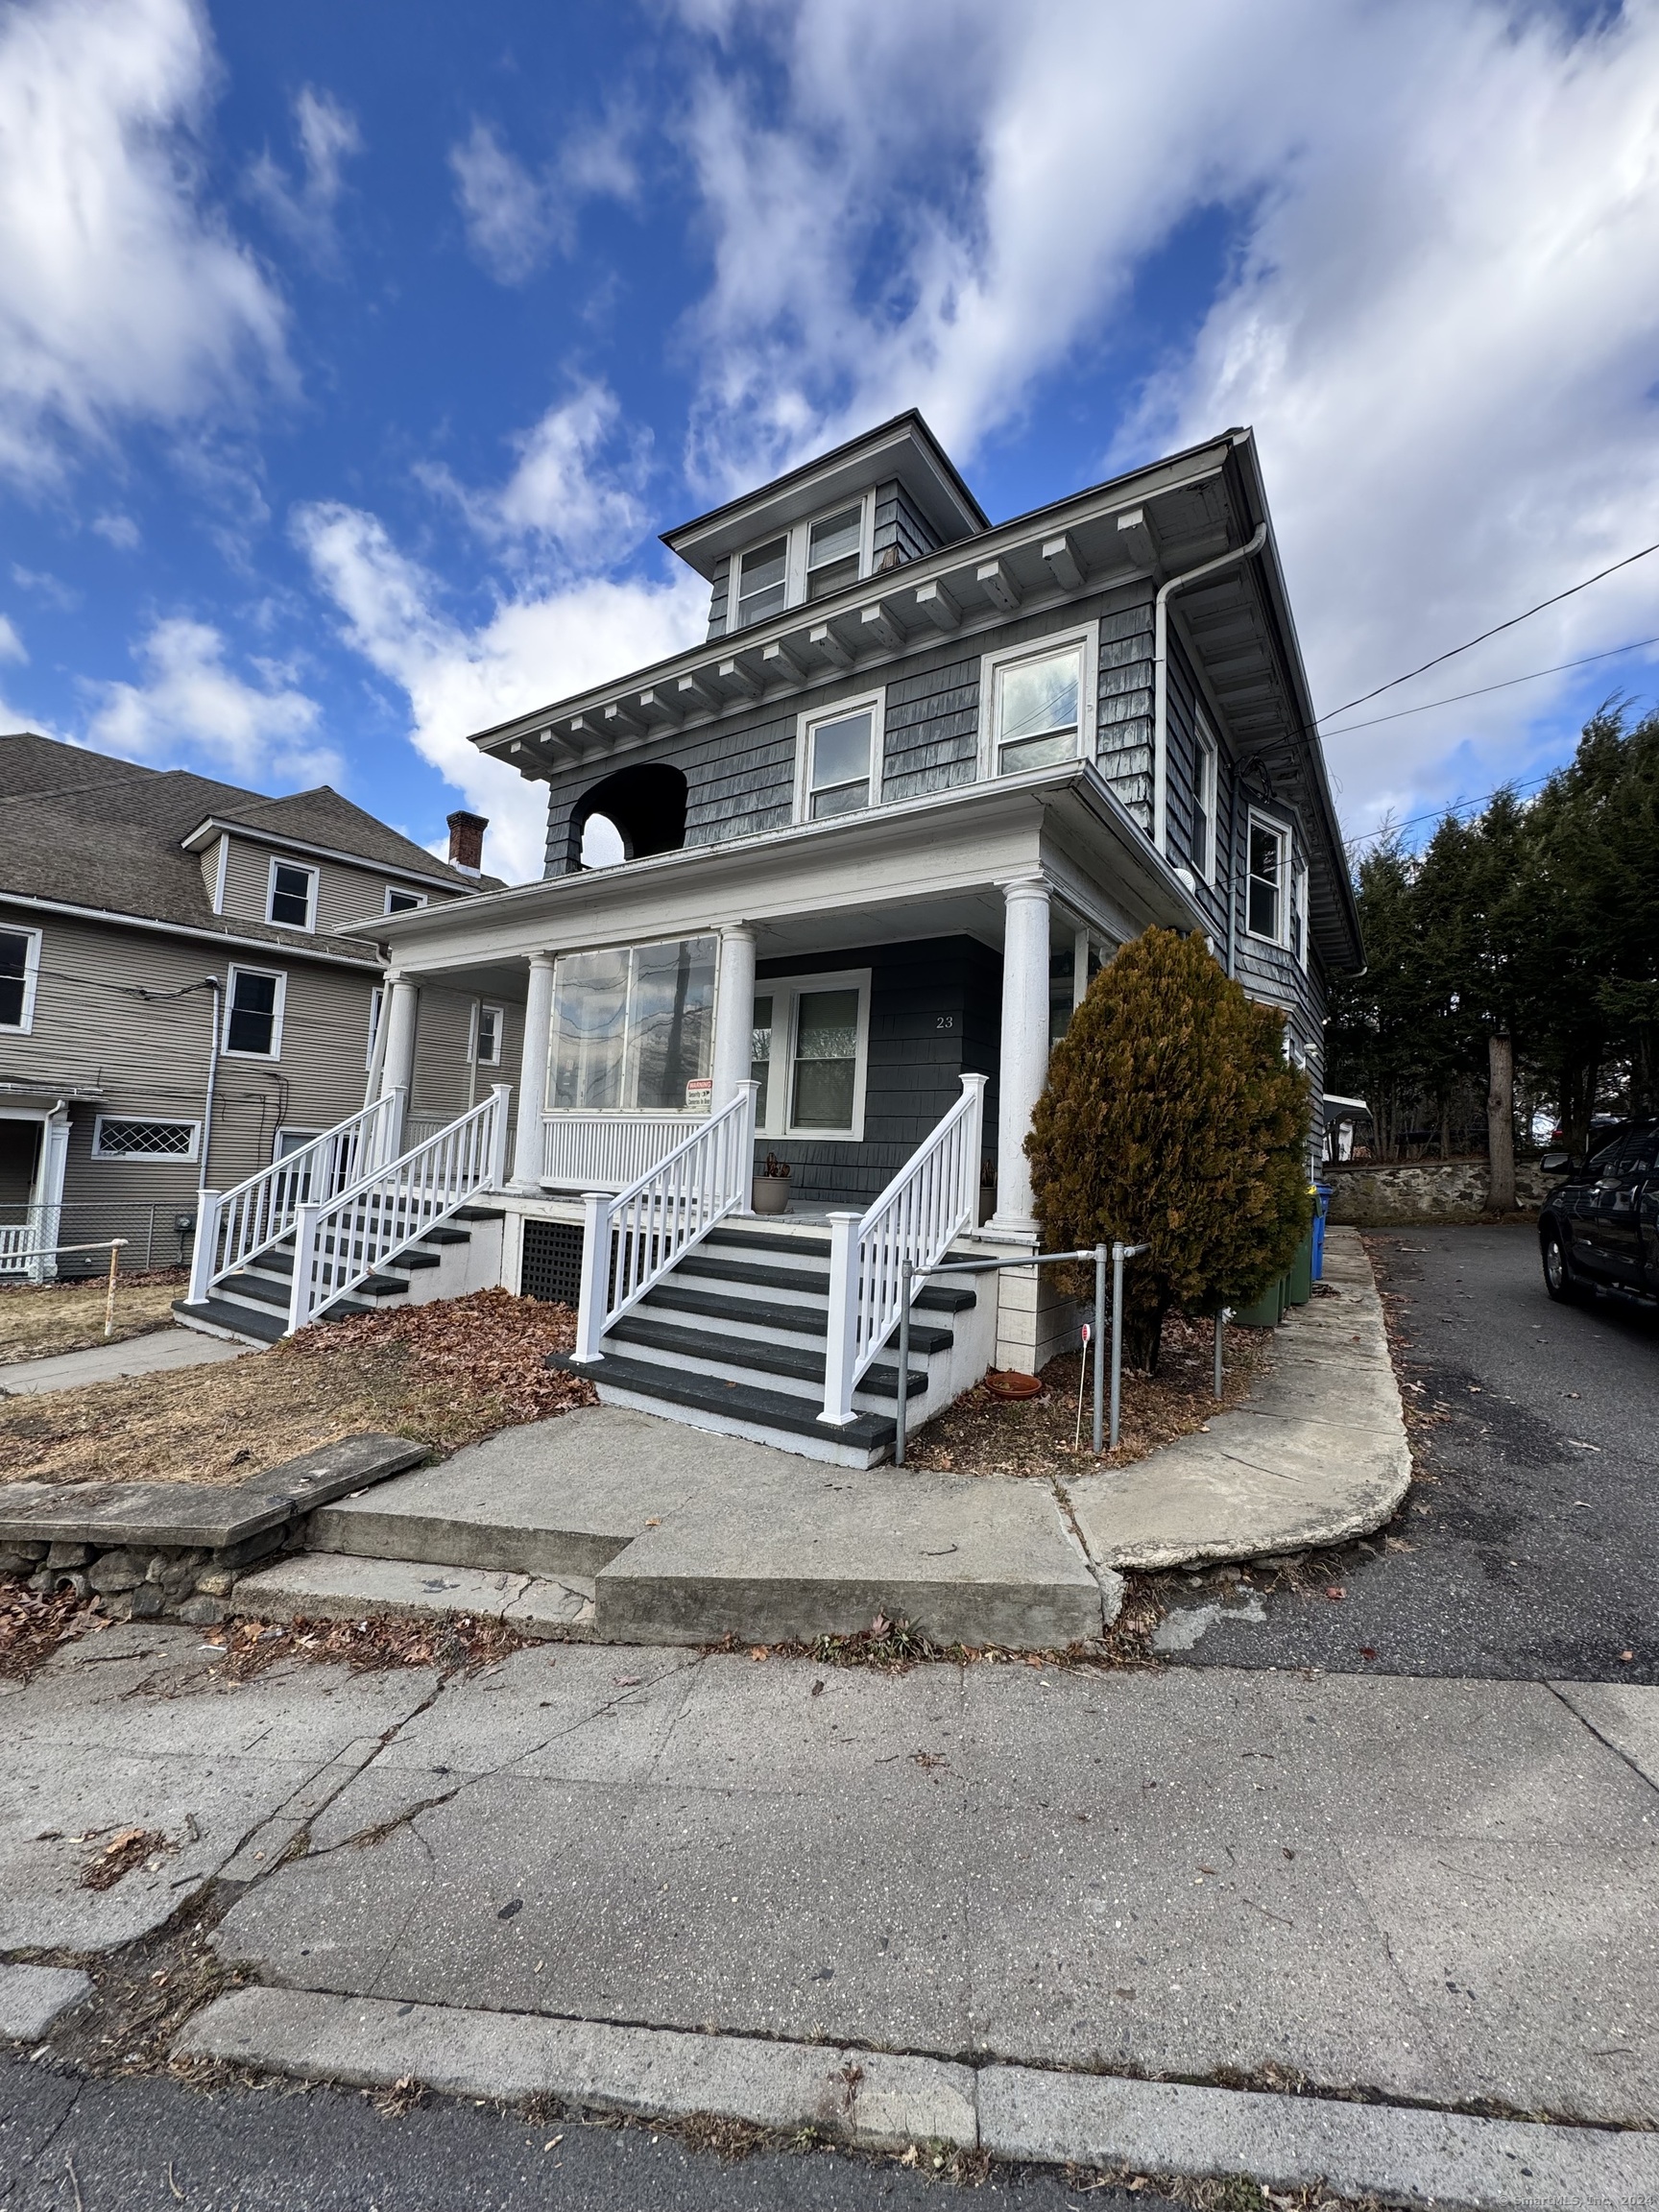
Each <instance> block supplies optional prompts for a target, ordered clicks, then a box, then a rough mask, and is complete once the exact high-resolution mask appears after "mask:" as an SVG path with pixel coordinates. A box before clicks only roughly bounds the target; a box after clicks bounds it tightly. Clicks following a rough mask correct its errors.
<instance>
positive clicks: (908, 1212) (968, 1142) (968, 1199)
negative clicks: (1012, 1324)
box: [818, 1075, 985, 1428]
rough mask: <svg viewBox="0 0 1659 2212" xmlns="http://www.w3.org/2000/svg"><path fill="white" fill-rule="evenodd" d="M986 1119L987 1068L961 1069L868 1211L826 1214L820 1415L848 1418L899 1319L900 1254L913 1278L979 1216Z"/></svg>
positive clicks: (836, 1424)
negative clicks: (825, 1336) (942, 1113)
mask: <svg viewBox="0 0 1659 2212" xmlns="http://www.w3.org/2000/svg"><path fill="white" fill-rule="evenodd" d="M984 1118H985V1077H984V1076H983V1075H964V1076H963V1078H962V1095H961V1097H960V1098H958V1099H957V1101H956V1103H955V1105H954V1106H952V1107H951V1109H950V1113H949V1114H947V1115H946V1117H945V1118H944V1119H943V1120H942V1121H941V1122H940V1123H939V1125H938V1127H937V1128H936V1129H934V1130H933V1131H932V1132H931V1134H930V1135H929V1136H928V1137H927V1138H926V1141H925V1142H924V1143H923V1144H922V1146H921V1148H920V1150H918V1151H917V1152H915V1153H913V1154H912V1155H911V1157H910V1158H909V1159H908V1160H907V1161H906V1162H905V1163H904V1165H903V1166H902V1167H901V1168H900V1170H899V1172H898V1174H897V1175H895V1176H894V1178H893V1180H892V1182H891V1183H889V1184H888V1186H887V1188H886V1190H883V1191H882V1193H881V1195H880V1197H879V1198H878V1199H877V1200H876V1202H875V1203H874V1205H872V1206H871V1207H870V1209H869V1211H868V1212H867V1213H865V1214H830V1216H829V1340H828V1346H827V1352H826V1358H825V1365H824V1410H823V1412H822V1413H821V1414H820V1415H819V1416H818V1418H819V1419H820V1420H821V1421H827V1422H829V1423H831V1424H832V1425H833V1426H834V1427H836V1428H839V1427H841V1426H842V1425H843V1424H844V1423H846V1422H848V1421H851V1420H852V1418H853V1393H854V1390H856V1389H857V1387H858V1384H859V1382H860V1380H861V1379H862V1377H863V1374H864V1371H865V1369H866V1368H867V1367H868V1366H869V1365H870V1363H871V1361H872V1360H873V1359H874V1358H875V1357H876V1355H877V1353H878V1352H879V1351H880V1349H881V1347H882V1345H883V1344H885V1343H886V1341H887V1339H888V1337H889V1336H890V1335H891V1334H892V1333H893V1330H894V1327H895V1325H896V1324H897V1322H898V1319H899V1304H900V1295H901V1292H900V1285H901V1281H902V1272H901V1271H902V1266H903V1263H904V1262H905V1261H906V1260H908V1261H909V1262H910V1266H911V1270H912V1274H913V1275H914V1276H915V1277H916V1278H917V1279H918V1280H919V1279H920V1278H921V1277H922V1276H924V1275H925V1274H926V1271H927V1269H928V1268H929V1267H935V1266H937V1265H938V1263H939V1262H940V1261H941V1260H942V1259H943V1258H944V1257H945V1254H946V1253H947V1251H948V1250H949V1249H950V1243H951V1240H952V1238H956V1237H959V1236H960V1235H961V1234H962V1232H963V1230H964V1229H966V1228H967V1227H968V1226H969V1224H970V1223H971V1222H973V1221H974V1219H975V1217H976V1215H977V1214H978V1209H979V1168H980V1158H981V1142H982V1139H983V1125H984ZM899 1387H900V1388H901V1389H902V1388H903V1387H904V1383H903V1378H902V1377H901V1378H900V1383H899Z"/></svg>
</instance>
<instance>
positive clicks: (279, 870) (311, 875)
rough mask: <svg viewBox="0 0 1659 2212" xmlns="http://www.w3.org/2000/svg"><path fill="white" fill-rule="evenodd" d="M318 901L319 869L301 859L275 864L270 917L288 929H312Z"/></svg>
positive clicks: (268, 912) (267, 917)
mask: <svg viewBox="0 0 1659 2212" xmlns="http://www.w3.org/2000/svg"><path fill="white" fill-rule="evenodd" d="M316 902H317V871H316V869H315V868H301V866H300V865H299V863H298V862H297V861H292V860H273V861H272V863H271V903H270V905H269V907H268V909H267V912H266V919H267V920H268V921H271V922H275V923H276V924H277V926H279V927H281V928H284V929H309V928H310V927H311V926H312V914H313V911H314V909H315V906H316Z"/></svg>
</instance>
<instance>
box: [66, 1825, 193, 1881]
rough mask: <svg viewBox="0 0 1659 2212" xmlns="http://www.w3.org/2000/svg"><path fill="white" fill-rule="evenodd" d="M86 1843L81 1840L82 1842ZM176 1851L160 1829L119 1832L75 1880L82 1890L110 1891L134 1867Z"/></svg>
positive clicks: (137, 1829) (121, 1830) (128, 1829)
mask: <svg viewBox="0 0 1659 2212" xmlns="http://www.w3.org/2000/svg"><path fill="white" fill-rule="evenodd" d="M85 1840H87V1839H85V1838H83V1841H85ZM178 1848H179V1846H178V1844H177V1843H175V1842H173V1841H172V1840H171V1839H170V1838H169V1837H168V1836H167V1835H166V1834H165V1833H164V1832H163V1831H162V1830H161V1829H159V1828H122V1829H118V1830H117V1831H116V1833H115V1834H114V1835H113V1836H111V1837H110V1839H109V1840H108V1843H106V1844H105V1846H104V1848H103V1850H102V1851H94V1852H93V1854H92V1856H91V1857H90V1858H89V1859H88V1860H87V1861H86V1862H85V1863H84V1865H83V1867H82V1869H81V1872H80V1875H79V1877H78V1879H79V1881H80V1884H81V1887H82V1888H83V1889H113V1888H114V1887H115V1885H116V1883H117V1882H119V1881H120V1880H121V1877H122V1876H123V1875H124V1874H131V1873H132V1869H133V1868H134V1867H135V1866H142V1865H143V1864H144V1863H145V1862H146V1861H147V1860H152V1859H153V1860H156V1861H159V1859H160V1857H161V1854H162V1853H163V1852H165V1851H177V1850H178Z"/></svg>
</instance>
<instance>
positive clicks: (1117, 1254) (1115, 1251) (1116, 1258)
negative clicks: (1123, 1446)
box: [1111, 1244, 1123, 1452]
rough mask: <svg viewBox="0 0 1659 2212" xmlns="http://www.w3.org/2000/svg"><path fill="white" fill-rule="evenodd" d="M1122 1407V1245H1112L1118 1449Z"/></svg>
mask: <svg viewBox="0 0 1659 2212" xmlns="http://www.w3.org/2000/svg"><path fill="white" fill-rule="evenodd" d="M1122 1408H1123V1247H1122V1245H1121V1244H1114V1245H1113V1247H1112V1442H1111V1449H1112V1450H1113V1451H1114V1452H1116V1451H1117V1449H1118V1417H1119V1415H1120V1413H1121V1412H1122Z"/></svg>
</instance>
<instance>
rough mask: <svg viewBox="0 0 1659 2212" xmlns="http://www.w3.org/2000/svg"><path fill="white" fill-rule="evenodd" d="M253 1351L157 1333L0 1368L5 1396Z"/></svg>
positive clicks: (217, 1339) (219, 1339)
mask: <svg viewBox="0 0 1659 2212" xmlns="http://www.w3.org/2000/svg"><path fill="white" fill-rule="evenodd" d="M253 1349H254V1347H253V1346H252V1344H232V1343H230V1342H229V1341H228V1339H227V1338H225V1337H223V1336H202V1335H199V1334H197V1332H196V1331H195V1330H194V1329H173V1328H167V1329H153V1330H152V1331H151V1332H150V1334H148V1335H147V1336H129V1337H127V1338H126V1339H125V1340H124V1341H121V1342H117V1343H114V1344H93V1345H89V1346H88V1347H87V1349H86V1350H85V1351H84V1352H60V1353H58V1354H57V1355H56V1356H55V1357H54V1358H50V1359H16V1360H13V1361H12V1364H11V1365H10V1366H9V1367H0V1391H4V1392H6V1393H8V1394H11V1395H15V1394H19V1393H27V1392H32V1391H36V1390H78V1389H80V1387H81V1386H82V1384H83V1383H112V1382H114V1381H115V1380H116V1379H117V1378H118V1377H119V1376H122V1375H156V1374H161V1373H163V1372H165V1371H166V1370H167V1369H169V1368H173V1367H206V1366H210V1365H211V1364H212V1363H213V1362H214V1361H215V1360H218V1359H240V1358H242V1357H243V1355H244V1354H245V1353H248V1352H252V1350H253Z"/></svg>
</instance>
